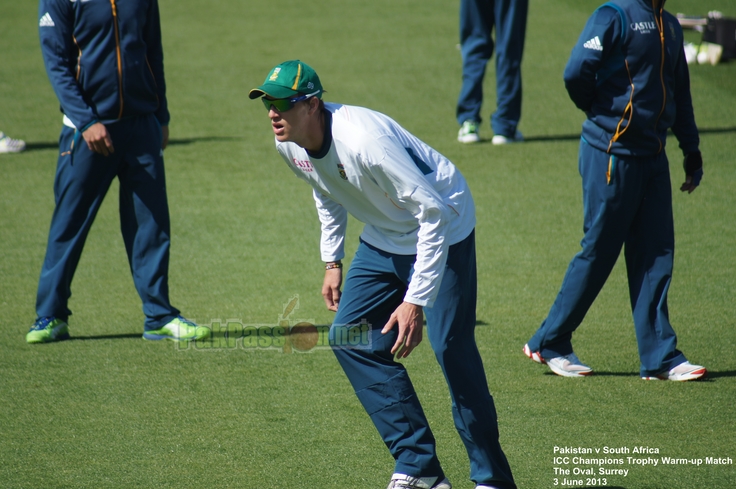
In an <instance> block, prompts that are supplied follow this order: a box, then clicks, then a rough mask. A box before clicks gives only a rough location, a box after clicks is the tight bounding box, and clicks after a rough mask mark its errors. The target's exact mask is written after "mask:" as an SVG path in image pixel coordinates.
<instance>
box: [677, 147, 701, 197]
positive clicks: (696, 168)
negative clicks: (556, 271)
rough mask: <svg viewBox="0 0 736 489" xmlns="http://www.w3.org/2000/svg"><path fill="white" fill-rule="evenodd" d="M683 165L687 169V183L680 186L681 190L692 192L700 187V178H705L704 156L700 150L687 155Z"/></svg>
mask: <svg viewBox="0 0 736 489" xmlns="http://www.w3.org/2000/svg"><path fill="white" fill-rule="evenodd" d="M682 166H683V167H684V169H685V183H683V184H682V186H681V187H680V191H682V192H687V193H689V194H691V193H693V190H695V189H696V188H698V185H700V179H701V178H703V156H702V155H701V154H700V151H696V152H694V153H689V154H687V155H685V161H684V162H683V163H682Z"/></svg>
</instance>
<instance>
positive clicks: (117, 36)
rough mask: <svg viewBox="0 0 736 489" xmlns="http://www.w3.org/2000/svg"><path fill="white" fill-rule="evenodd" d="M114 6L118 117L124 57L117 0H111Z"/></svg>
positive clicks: (121, 96)
mask: <svg viewBox="0 0 736 489" xmlns="http://www.w3.org/2000/svg"><path fill="white" fill-rule="evenodd" d="M110 5H111V6H112V23H113V25H114V26H115V53H116V54H117V58H118V98H119V100H120V112H118V119H121V118H122V117H123V58H122V54H121V52H120V32H119V31H118V8H117V5H115V0H110Z"/></svg>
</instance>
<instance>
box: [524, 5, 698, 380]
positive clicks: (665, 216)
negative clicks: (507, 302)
mask: <svg viewBox="0 0 736 489" xmlns="http://www.w3.org/2000/svg"><path fill="white" fill-rule="evenodd" d="M564 79H565V86H566V88H567V90H568V93H569V95H570V98H571V99H572V100H573V102H574V103H575V105H576V106H577V107H578V108H579V109H581V110H583V111H584V112H585V113H586V115H587V120H586V121H585V122H584V123H583V131H582V139H581V142H580V152H579V170H580V174H581V176H582V181H583V201H584V202H583V204H584V231H585V236H584V238H583V240H582V243H581V245H582V250H581V251H580V252H579V253H578V254H577V255H576V256H575V257H574V258H573V260H572V262H571V263H570V265H569V267H568V270H567V274H566V275H565V278H564V280H563V283H562V287H561V289H560V292H559V294H558V296H557V299H556V300H555V302H554V304H553V305H552V308H551V310H550V312H549V315H548V316H547V318H546V319H545V321H544V322H543V323H542V325H541V326H540V327H539V329H538V330H537V332H536V333H535V334H534V336H533V337H532V338H531V339H530V340H529V342H528V344H527V345H525V347H524V352H525V353H526V355H527V356H529V357H530V358H532V359H534V360H535V361H537V362H540V363H545V362H546V363H548V364H549V366H550V368H552V370H553V371H554V372H555V373H557V374H559V375H563V376H570V377H575V376H580V375H587V374H590V373H592V369H590V367H587V366H586V365H584V364H582V363H581V362H580V361H579V360H578V359H577V357H576V356H575V354H574V353H573V350H572V344H571V338H572V333H573V332H574V331H575V329H576V328H577V327H578V326H579V325H580V323H581V322H582V321H583V318H584V316H585V314H586V313H587V311H588V309H589V307H590V306H591V304H592V303H593V301H594V300H595V298H596V296H597V295H598V293H599V291H600V290H601V288H602V287H603V285H604V283H605V282H606V280H607V278H608V276H609V274H610V272H611V270H612V268H613V266H614V264H615V263H616V260H617V258H618V256H619V253H620V251H621V248H622V247H624V248H625V252H624V256H625V260H626V268H627V274H628V282H629V295H630V300H631V308H632V312H633V319H634V326H635V330H636V337H637V341H638V345H639V357H640V361H641V369H640V373H641V376H642V377H643V378H646V379H654V378H660V379H669V380H693V379H697V378H699V377H702V376H703V375H705V373H706V370H705V368H703V367H701V366H698V365H690V363H689V362H687V359H686V358H685V356H684V355H683V354H682V352H680V351H679V350H678V349H677V336H676V335H675V332H674V330H673V328H672V326H671V324H670V321H669V313H668V309H667V292H668V290H669V287H670V284H671V279H672V267H673V255H674V245H675V240H674V226H673V218H672V195H671V184H670V174H669V163H668V160H667V155H666V154H665V149H664V148H665V142H666V138H667V130H668V129H671V130H672V132H673V133H674V135H675V136H676V137H677V140H678V142H679V145H680V149H681V150H682V152H683V154H684V155H685V164H684V166H685V173H686V182H685V183H684V184H683V185H682V187H681V190H682V191H688V192H692V191H693V190H694V189H695V188H696V187H697V186H698V184H699V183H700V179H701V177H702V174H703V171H702V157H701V154H700V151H699V149H698V145H699V137H698V129H697V127H696V125H695V118H694V115H693V107H692V100H691V95H690V81H689V74H688V68H687V63H686V60H685V55H684V51H683V36H682V30H681V28H680V25H679V23H678V21H677V19H676V18H675V17H674V16H672V15H671V14H669V13H668V12H665V11H664V1H663V0H646V1H645V0H614V1H612V2H609V3H606V4H604V5H603V6H601V7H600V8H599V9H598V10H596V11H595V13H594V14H593V15H592V16H591V18H590V19H589V20H588V23H587V24H586V26H585V28H584V29H583V32H582V34H581V36H580V38H579V40H578V42H577V44H576V45H575V47H574V48H573V51H572V54H571V56H570V59H569V61H568V63H567V67H566V69H565V75H564Z"/></svg>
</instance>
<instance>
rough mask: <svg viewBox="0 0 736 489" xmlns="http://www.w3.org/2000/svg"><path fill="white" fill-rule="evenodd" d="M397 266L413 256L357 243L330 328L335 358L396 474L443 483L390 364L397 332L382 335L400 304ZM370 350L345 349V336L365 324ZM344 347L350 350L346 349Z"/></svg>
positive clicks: (410, 394) (402, 378)
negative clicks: (374, 427)
mask: <svg viewBox="0 0 736 489" xmlns="http://www.w3.org/2000/svg"><path fill="white" fill-rule="evenodd" d="M397 261H399V262H407V263H408V264H407V265H406V266H404V268H405V269H406V270H407V271H408V270H410V268H411V264H412V263H413V261H414V257H413V256H397V255H391V254H389V253H385V252H382V251H380V250H377V249H376V248H373V247H371V246H370V245H367V244H366V243H363V242H361V244H360V246H359V247H358V251H357V252H356V254H355V257H354V258H353V261H352V263H351V265H350V270H349V271H348V273H347V276H346V278H345V283H344V287H343V288H344V292H343V294H342V297H341V298H340V305H339V307H338V311H337V315H336V316H335V320H334V323H333V325H332V327H331V328H330V343H331V344H332V345H333V351H334V352H335V356H336V357H337V360H338V361H339V363H340V365H341V366H342V368H343V370H344V371H345V374H346V375H347V377H348V379H349V380H350V382H351V384H352V386H353V389H354V390H355V393H356V395H357V396H358V399H359V400H360V402H361V403H362V404H363V407H364V408H365V410H366V412H367V413H368V415H369V416H370V417H371V420H372V421H373V423H374V425H375V426H376V429H378V432H379V434H380V435H381V438H382V439H383V441H384V443H385V444H386V446H387V447H388V449H389V451H390V452H391V455H392V456H393V457H394V459H395V460H396V466H395V472H396V473H401V474H406V475H410V476H413V477H439V478H440V479H441V478H443V477H444V474H443V472H442V468H441V467H440V463H439V460H438V459H437V455H436V452H435V440H434V436H433V435H432V431H431V430H430V428H429V424H428V422H427V419H426V417H425V415H424V411H423V410H422V406H421V404H420V403H419V399H418V397H417V395H416V392H415V391H414V387H413V385H412V383H411V380H410V379H409V375H408V373H407V372H406V369H405V368H404V366H403V365H402V364H401V363H398V362H396V361H394V359H393V355H392V354H391V351H390V350H391V347H392V346H393V344H394V342H395V341H396V337H397V329H398V328H397V327H394V329H393V330H392V331H391V332H389V333H387V334H385V335H384V334H381V329H382V328H383V326H384V325H385V324H386V322H387V321H388V319H389V317H390V316H391V314H392V313H393V311H394V310H395V309H396V308H397V307H398V306H399V305H400V304H401V303H402V301H403V299H404V294H405V292H406V282H405V281H403V280H402V279H401V278H399V276H398V275H397V270H396V265H397V263H396V262H397ZM366 323H367V325H368V327H369V328H370V331H369V340H370V341H369V344H367V345H366V344H359V345H357V346H355V345H352V344H349V342H347V341H345V338H350V337H351V336H350V334H349V330H350V329H352V328H360V327H361V325H362V324H366ZM345 343H348V344H345Z"/></svg>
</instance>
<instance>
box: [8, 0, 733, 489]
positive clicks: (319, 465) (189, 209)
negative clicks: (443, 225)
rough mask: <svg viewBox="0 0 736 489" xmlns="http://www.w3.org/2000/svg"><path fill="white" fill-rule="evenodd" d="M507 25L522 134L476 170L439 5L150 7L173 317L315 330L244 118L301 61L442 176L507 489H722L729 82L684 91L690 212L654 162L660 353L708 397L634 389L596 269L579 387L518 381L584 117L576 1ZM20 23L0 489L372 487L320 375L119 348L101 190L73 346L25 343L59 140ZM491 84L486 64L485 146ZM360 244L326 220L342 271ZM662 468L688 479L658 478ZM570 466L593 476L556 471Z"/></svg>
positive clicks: (358, 417) (244, 353) (547, 377)
mask: <svg viewBox="0 0 736 489" xmlns="http://www.w3.org/2000/svg"><path fill="white" fill-rule="evenodd" d="M530 3H531V5H530V16H529V26H528V31H527V40H526V51H525V57H524V64H523V76H524V107H523V117H522V122H521V126H520V129H521V131H522V132H523V133H524V135H525V136H526V138H527V142H526V143H524V144H520V145H512V146H508V147H493V146H491V145H490V144H488V143H484V144H478V145H475V146H462V145H460V144H458V143H457V142H456V141H455V134H456V131H457V125H456V123H455V120H454V108H455V101H456V98H457V94H458V91H459V88H460V54H459V51H458V49H457V47H456V45H457V43H458V33H457V31H458V20H457V2H444V1H439V0H428V1H424V2H409V1H406V0H400V1H395V0H374V1H371V2H341V1H337V0H316V1H315V2H313V3H312V4H309V5H306V4H304V3H300V2H296V1H294V0H282V1H280V2H278V5H276V4H275V3H274V2H267V1H265V0H250V1H245V2H238V1H234V0H213V1H210V2H206V3H202V2H193V1H190V0H182V1H178V2H174V1H172V0H161V12H162V19H163V31H164V49H165V63H166V72H167V81H168V87H169V104H170V108H171V112H172V123H171V137H172V142H171V146H170V147H169V149H167V151H166V164H167V176H168V190H169V200H170V204H171V214H172V232H173V236H172V256H171V279H170V281H171V284H170V285H171V292H172V294H171V295H172V300H173V301H174V304H175V305H177V307H179V308H181V309H182V311H183V313H184V314H185V315H186V316H188V317H190V318H193V319H196V320H197V321H199V322H201V323H213V322H216V321H218V320H219V324H222V325H225V324H227V323H228V322H229V323H230V325H231V328H235V329H237V328H238V327H241V328H245V327H248V326H251V327H265V328H270V327H273V328H275V327H278V325H279V324H280V323H282V322H284V321H285V322H286V324H287V325H293V324H295V323H297V322H309V323H312V324H317V325H326V324H329V323H330V322H331V314H330V313H329V312H328V311H326V309H325V308H324V304H323V302H322V299H321V297H320V295H319V289H320V286H321V280H322V273H323V272H322V268H321V266H320V262H319V254H318V238H319V228H318V222H317V217H316V213H315V211H314V209H313V204H312V200H311V196H310V191H309V189H308V188H307V187H306V186H305V185H304V184H302V183H300V182H298V181H297V179H295V178H294V177H293V175H291V173H290V172H289V170H288V169H287V168H286V167H285V166H284V165H283V163H282V162H281V161H280V159H279V158H278V156H277V155H276V153H275V151H274V149H273V142H272V136H271V133H270V128H269V125H268V121H267V118H266V115H265V113H264V110H263V108H262V105H261V104H260V103H256V102H252V101H250V100H248V98H247V96H246V94H247V92H248V90H249V89H251V88H253V87H255V86H257V85H258V84H260V83H261V82H262V80H263V77H265V75H266V73H267V72H268V70H269V69H270V68H271V67H272V66H273V65H275V64H276V63H278V62H280V61H283V60H286V59H293V58H300V59H302V60H304V61H306V62H307V63H309V64H310V65H312V66H313V67H314V68H315V69H316V70H317V71H318V73H319V74H320V77H321V78H322V81H323V84H324V85H325V88H326V89H327V91H328V93H327V95H326V97H325V98H326V100H329V101H337V102H343V103H349V104H356V105H364V106H368V107H371V108H374V109H377V110H380V111H383V112H385V113H387V114H389V115H391V116H392V117H394V118H395V119H396V120H398V121H399V122H400V123H402V124H403V125H404V126H405V127H406V128H407V129H409V130H410V131H412V132H414V133H415V134H417V135H418V136H419V137H420V138H422V139H423V140H425V141H426V142H428V143H429V144H431V145H432V146H434V147H435V148H437V149H438V150H439V151H441V152H442V153H444V154H445V155H446V156H448V157H449V158H450V159H451V160H452V161H453V162H455V163H456V164H457V166H458V167H459V168H460V169H461V171H462V172H463V173H464V174H465V175H466V177H467V178H468V181H469V182H470V186H471V189H472V191H473V194H474V197H475V199H476V204H477V208H478V228H477V248H478V249H477V252H478V265H479V281H480V283H479V289H480V290H479V303H478V319H479V323H480V324H479V327H478V329H477V338H478V343H479V346H480V349H481V353H482V355H483V358H484V361H485V367H486V373H487V375H488V378H489V384H490V387H491V392H492V393H493V394H494V397H495V401H496V407H497V410H498V416H499V425H500V430H501V438H502V444H503V446H504V449H505V451H506V453H507V455H508V457H509V460H510V463H511V465H512V468H513V470H514V473H515V476H516V479H517V482H518V484H519V487H520V488H553V487H579V486H573V485H572V483H574V482H576V481H582V484H583V487H598V486H607V487H617V488H626V489H639V488H642V489H643V488H668V489H691V488H701V487H702V488H716V489H721V488H722V489H727V488H732V487H734V486H736V470H735V469H734V466H733V464H732V463H731V464H725V465H724V464H713V463H710V464H708V463H707V460H708V457H712V459H711V462H712V461H714V460H722V461H726V462H727V461H728V459H734V458H736V450H735V449H734V443H733V439H734V435H735V434H736V417H735V416H734V411H733V406H734V400H735V399H736V381H735V379H734V377H735V376H736V360H734V357H733V354H732V352H733V351H734V348H735V347H736V321H735V320H734V316H733V309H734V290H735V288H736V287H735V285H736V283H735V282H736V280H735V279H734V270H736V258H735V257H734V253H733V249H734V243H736V229H735V227H734V222H736V219H735V218H736V185H735V184H734V181H736V170H735V169H734V168H735V167H734V165H733V158H734V154H736V119H735V118H734V113H735V112H736V84H734V83H733V80H734V79H736V61H731V62H729V63H725V64H722V65H719V66H715V67H713V66H693V67H691V78H692V91H693V99H694V105H695V113H696V118H697V121H698V124H699V126H700V128H701V131H702V133H701V141H702V144H701V149H702V151H703V157H704V161H705V177H704V179H703V183H702V185H701V187H700V188H699V189H698V190H697V191H696V192H695V193H693V194H692V195H684V194H681V193H680V192H679V191H677V188H679V185H680V183H681V182H682V179H683V178H684V175H683V173H682V169H681V157H680V154H679V150H678V149H677V144H676V140H674V139H670V141H669V155H670V158H671V162H672V164H671V170H672V184H673V189H675V192H674V194H675V195H674V212H675V226H676V236H677V253H676V265H675V275H674V280H673V284H672V289H671V292H670V312H671V317H672V321H673V324H674V326H675V329H676V331H677V332H678V337H679V347H680V348H681V349H682V350H683V351H684V352H685V353H686V355H687V356H688V357H689V358H690V359H691V360H692V361H693V362H696V363H702V364H705V365H706V366H707V367H708V369H709V370H710V375H709V378H708V380H706V381H703V382H696V383H685V384H678V383H670V382H659V383H658V382H644V381H642V380H640V379H639V378H638V359H637V353H636V342H635V338H634V334H633V326H632V323H631V313H630V310H629V301H628V293H627V287H626V277H625V270H624V267H623V266H622V263H619V264H618V265H617V267H616V268H615V270H614V272H613V274H612V276H611V278H610V280H609V282H608V284H607V285H606V287H605V288H604V290H603V292H602V293H601V295H600V297H599V298H598V300H597V301H596V303H595V304H594V306H593V308H592V310H591V311H590V313H589V314H588V316H587V317H586V320H585V322H584V324H583V325H582V326H581V328H580V329H579V330H578V332H577V333H576V335H575V347H576V351H577V353H578V354H579V355H580V357H581V358H582V359H583V360H584V361H585V362H586V363H589V364H590V365H591V366H593V367H594V369H595V370H596V375H595V376H593V377H591V378H587V379H563V378H560V377H556V376H554V375H551V374H550V373H549V372H548V371H547V369H546V368H544V367H541V366H539V365H536V364H533V363H532V362H530V361H529V360H527V359H526V358H525V357H524V356H523V355H522V354H521V347H522V345H523V344H524V342H525V341H526V340H527V339H528V338H529V336H530V335H531V334H532V333H533V331H534V330H535V329H536V327H537V326H538V325H539V323H540V322H541V320H542V319H543V318H544V316H545V315H546V313H547V310H548V308H549V306H550V305H551V303H552V301H553V299H554V296H555V294H556V292H557V289H558V287H559V285H560V282H561V280H562V276H563V274H564V272H565V269H566V266H567V263H568V262H569V260H570V258H571V257H572V256H573V254H574V253H576V252H577V250H578V249H579V247H578V242H579V240H580V238H581V237H582V205H581V190H580V179H579V175H578V173H577V144H578V143H577V140H578V137H579V132H580V124H581V123H582V121H583V114H581V113H580V112H579V111H577V110H576V109H575V108H574V106H573V104H572V103H571V102H570V101H569V99H568V97H567V94H566V93H565V90H564V87H563V84H562V70H563V68H564V65H565V63H566V61H567V57H568V55H569V52H570V49H571V48H572V45H573V43H574V42H575V41H576V39H577V36H578V34H579V32H580V31H581V29H582V27H583V24H584V22H585V20H586V19H587V17H588V15H589V14H590V13H591V12H592V10H593V9H594V8H595V7H597V5H598V2H592V1H583V0H562V1H558V2H544V1H541V0H532V1H531V2H530ZM667 5H668V9H669V10H670V11H671V12H683V13H686V14H690V15H703V14H705V13H706V10H712V9H719V10H721V11H722V12H723V13H724V14H725V15H727V16H731V17H736V7H734V5H733V2H731V1H729V0H714V1H711V2H709V3H708V6H707V7H704V6H702V5H701V2H697V1H695V0H670V1H668V2H667ZM37 23H38V21H37V8H36V6H35V5H34V4H33V2H30V3H29V2H14V3H8V4H7V5H4V6H3V8H2V15H1V16H0V40H2V45H3V46H5V47H6V49H3V50H2V52H0V63H1V64H2V66H3V69H2V72H0V130H3V131H5V132H6V133H8V134H9V135H11V136H12V137H16V138H22V139H25V140H26V141H27V142H28V150H27V151H26V152H25V153H21V154H17V155H0V279H1V280H0V305H1V306H2V311H3V314H2V316H0V327H1V330H2V331H3V336H2V339H1V340H0V372H1V373H2V375H0V401H1V405H2V409H0V458H1V459H2V460H3V464H2V465H0V486H2V487H9V488H50V487H53V488H82V487H90V488H121V487H171V488H183V487H187V488H189V487H191V488H196V487H210V488H213V489H214V488H226V487H227V488H229V487H244V488H267V487H268V488H293V487H297V488H320V489H322V488H324V489H328V488H344V487H351V488H378V487H384V486H385V484H386V483H387V481H388V478H389V476H390V474H391V472H392V468H393V461H392V459H391V458H390V456H389V454H388V452H387V450H386V449H385V447H384V446H383V444H382V442H381V440H380V439H379V437H378V435H377V434H376V432H375V430H374V428H373V426H372V425H371V423H370V421H369V420H368V417H367V416H366V415H365V413H364V412H363V410H362V407H361V406H360V404H359V403H358V401H357V399H356V398H355V396H354V395H353V393H352V391H351V389H350V386H349V385H348V382H347V380H346V379H345V378H344V375H343V374H342V372H341V371H340V368H339V366H338V365H337V363H336V361H335V360H334V358H333V356H332V354H331V353H330V352H329V351H327V350H325V349H320V348H315V349H313V350H312V351H310V352H309V353H298V352H294V353H291V354H285V353H283V348H278V347H274V346H273V345H271V348H265V347H264V348H252V349H247V348H243V347H242V346H238V345H236V347H234V348H230V347H228V346H232V345H231V344H229V343H228V342H227V341H223V334H224V333H222V332H219V330H218V338H219V340H218V341H220V342H219V343H218V344H217V346H219V347H218V348H195V347H191V348H187V349H182V348H177V347H176V346H175V345H172V344H171V343H168V342H166V343H163V342H159V343H149V342H144V341H142V340H141V339H140V335H141V332H142V325H143V315H142V313H141V311H140V301H139V299H138V297H137V295H136V293H135V290H134V288H133V283H132V280H131V278H130V273H129V271H128V266H127V262H126V259H125V253H124V248H123V245H122V240H121V238H120V233H119V222H118V217H117V209H116V208H117V203H116V200H117V198H116V193H117V187H116V186H115V185H114V186H113V188H112V189H111V191H110V197H109V198H108V199H107V200H106V202H105V203H104V204H103V207H102V209H101V211H100V214H99V216H98V218H97V220H96V223H95V225H94V227H93V229H92V232H91V234H90V236H89V239H88V242H87V245H86V248H85V251H84V254H83V257H82V261H81V263H80V266H79V269H78V272H77V274H76V277H75V280H74V284H73V291H74V295H73V297H72V300H71V304H70V306H71V309H72V310H73V311H74V315H73V316H72V318H71V322H70V331H71V334H72V336H73V340H71V341H66V342H63V343H59V344H51V345H27V344H26V343H25V341H24V335H25V332H26V331H27V329H28V327H29V325H30V324H31V322H32V321H33V319H34V302H35V290H36V285H37V280H38V274H39V271H40V267H41V262H42V260H43V254H44V250H45V242H46V233H47V230H48V225H49V221H50V217H51V212H52V209H53V193H52V184H53V177H54V169H55V161H56V154H57V150H56V149H55V146H56V140H57V138H58V132H59V130H60V127H61V124H60V123H61V116H60V114H59V113H58V103H57V102H56V99H55V96H54V94H53V92H52V90H51V87H50V85H49V83H48V80H47V78H46V75H45V73H44V69H43V64H42V61H41V55H40V51H39V48H38V39H37V31H36V29H37V27H36V26H37ZM687 37H688V39H689V40H697V38H698V36H697V35H696V34H695V33H692V32H688V33H687ZM493 78H494V74H493V67H492V66H490V67H489V71H488V75H487V84H486V85H487V86H486V105H485V108H484V110H483V114H484V117H485V118H486V121H484V125H483V128H482V131H483V132H482V133H481V135H482V136H485V137H486V138H490V136H491V132H490V128H489V126H488V116H489V114H490V112H491V111H492V110H493V107H494V104H493V100H494V98H495V89H494V82H493ZM359 231H360V226H359V225H358V223H356V222H352V223H351V229H350V237H349V240H348V243H349V246H348V253H352V251H353V250H354V248H355V246H356V242H357V236H358V234H359ZM295 297H298V298H299V301H298V308H296V307H293V303H291V301H292V299H293V298H295ZM290 304H292V310H291V312H290V313H289V314H286V312H287V309H288V308H289V307H290V306H289V305H290ZM406 363H407V365H408V368H409V371H410V373H411V375H412V377H413V379H414V381H415V384H416V388H417V390H418V392H419V395H420V397H421V398H422V401H423V402H424V405H425V409H426V412H427V415H428V417H429V419H430V422H431V423H432V425H433V428H434V431H435V435H436V437H437V439H438V450H439V455H440V458H441V460H442V462H443V465H444V468H445V470H446V472H447V474H448V476H449V477H450V479H451V480H452V481H453V484H454V487H456V488H458V489H471V488H472V487H473V485H472V483H471V482H469V481H468V479H467V477H468V462H467V457H466V455H465V451H464V449H463V447H462V443H461V442H460V439H459V437H458V436H457V434H456V433H455V430H454V427H453V425H452V418H451V414H450V406H449V399H448V393H447V388H446V386H445V383H444V380H443V379H442V376H441V373H440V371H439V369H438V367H437V365H436V363H435V361H434V359H433V356H432V354H431V351H430V348H429V345H428V344H424V345H422V346H421V347H420V348H419V349H418V350H417V351H416V352H415V353H413V354H412V356H411V357H410V358H409V359H408V360H407V362H406ZM555 447H582V448H588V449H591V450H593V455H584V458H600V457H601V456H602V454H603V453H604V452H605V451H606V450H607V449H610V450H611V453H610V454H608V455H607V456H608V457H612V458H624V459H626V457H632V459H633V458H636V459H646V458H649V457H651V458H653V459H657V460H659V463H658V465H657V466H653V465H642V464H639V463H635V462H632V463H627V464H625V465H623V466H622V467H621V468H624V469H628V472H627V474H626V475H620V474H619V475H599V474H598V473H597V469H598V466H597V465H595V464H594V463H583V462H580V463H573V462H572V461H570V462H569V463H568V464H565V463H564V460H557V461H555V459H554V458H555V457H556V456H566V455H564V454H562V455H561V454H560V453H556V452H555ZM642 447H643V448H642ZM596 449H597V450H600V451H601V452H600V453H599V454H596V453H595V450H596ZM624 449H626V450H628V451H629V453H624V451H623V450H624ZM635 450H636V453H635ZM655 451H658V452H659V453H653V452H655ZM567 456H569V457H571V458H572V457H573V456H574V455H567ZM664 457H670V458H675V459H685V460H689V461H694V462H696V464H695V465H693V464H675V465H672V464H666V465H663V464H662V458H664ZM698 461H702V463H701V464H700V465H697V462H698ZM555 467H558V468H561V469H564V470H569V471H570V472H569V474H565V473H562V472H559V471H558V472H557V473H555ZM591 467H592V468H593V469H595V471H596V474H595V476H591V475H588V474H585V473H583V474H580V473H575V472H576V471H575V469H576V468H577V469H578V471H577V472H581V471H584V470H586V469H588V468H591ZM605 468H609V469H610V468H615V466H613V465H607V466H605ZM556 478H557V479H558V480H557V484H558V485H557V486H555V479H556ZM603 479H606V480H605V483H604V481H603ZM566 481H567V482H568V484H567V485H565V483H566Z"/></svg>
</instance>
